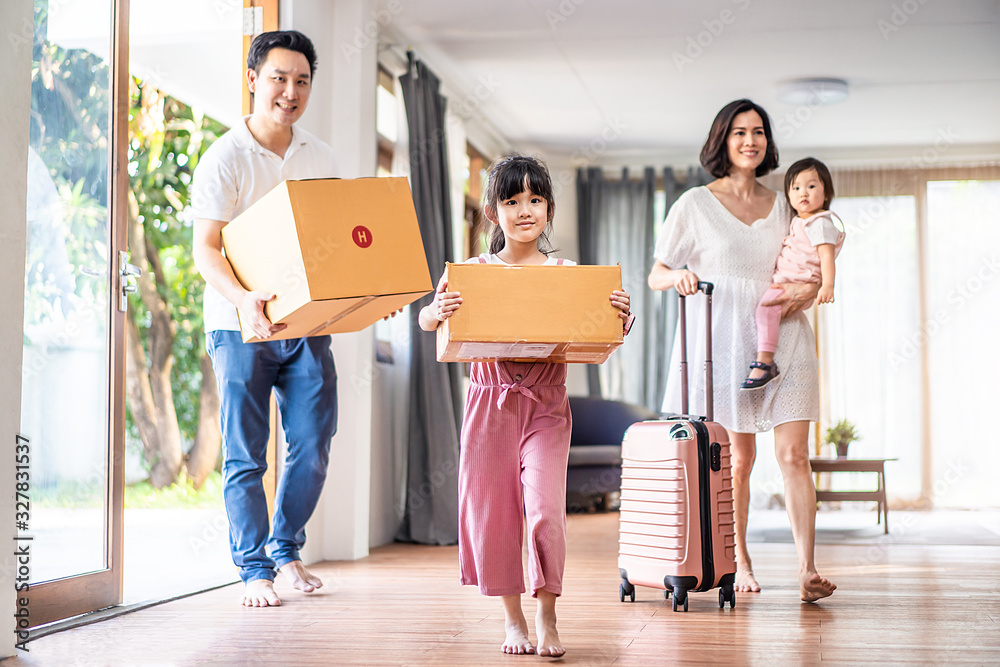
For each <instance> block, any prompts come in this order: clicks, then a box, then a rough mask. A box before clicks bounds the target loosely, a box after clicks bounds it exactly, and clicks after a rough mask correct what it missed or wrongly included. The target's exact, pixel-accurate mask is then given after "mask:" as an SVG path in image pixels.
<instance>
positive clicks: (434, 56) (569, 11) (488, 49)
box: [373, 0, 1000, 165]
mask: <svg viewBox="0 0 1000 667" xmlns="http://www.w3.org/2000/svg"><path fill="white" fill-rule="evenodd" d="M376 4H377V9H378V10H381V11H380V13H376V12H375V11H373V17H376V18H377V20H378V21H379V23H380V24H382V41H383V43H384V44H383V46H384V47H387V48H391V49H393V50H395V51H398V52H402V51H406V50H407V49H413V50H414V52H415V53H416V54H417V55H418V56H419V57H420V58H422V59H423V60H424V61H425V62H426V63H427V65H428V66H429V67H431V69H432V70H434V71H435V72H436V73H437V74H438V75H439V76H440V77H441V78H442V80H443V81H444V83H445V85H446V86H447V87H448V88H449V89H450V90H451V91H452V93H453V95H455V96H456V97H455V99H456V100H457V103H456V101H453V102H452V106H453V107H455V108H456V110H457V111H458V112H459V113H460V114H462V115H463V116H465V117H466V118H467V119H468V120H469V121H470V122H472V123H482V124H483V125H484V126H486V127H489V128H491V129H492V131H493V132H494V134H499V135H501V136H502V137H503V138H505V139H506V140H507V141H508V142H509V143H510V144H511V145H513V146H516V147H520V148H531V149H534V150H538V151H541V152H543V153H546V154H549V155H550V156H552V157H555V156H565V157H567V158H569V159H571V160H572V161H574V162H578V163H579V162H589V163H594V164H605V165H613V164H647V163H656V164H659V163H667V164H671V163H677V164H691V163H692V162H696V161H697V155H698V151H699V150H700V147H701V145H702V143H703V142H704V140H705V137H706V135H707V132H708V127H709V125H710V124H711V121H712V118H713V117H714V115H715V113H716V112H717V111H718V110H719V109H720V108H721V107H722V106H723V105H724V104H726V103H727V102H729V101H731V100H734V99H737V98H740V97H749V98H751V99H753V100H754V101H756V102H758V103H760V104H761V105H763V106H764V108H766V109H767V110H768V112H769V114H770V115H771V117H772V119H773V121H774V125H775V138H776V140H777V142H778V146H779V148H780V149H781V152H782V157H783V161H786V160H785V159H786V158H795V157H801V156H802V155H805V154H815V155H816V156H817V157H820V158H822V159H825V160H828V161H830V162H833V163H838V162H840V163H855V164H859V163H865V162H885V163H888V162H895V163H899V162H907V161H918V162H919V161H921V160H923V161H927V160H928V159H933V160H934V161H941V162H956V161H979V160H995V159H998V158H1000V122H998V119H1000V112H998V109H1000V0H952V1H949V2H932V1H930V0H878V1H876V0H837V1H836V2H831V1H829V0H800V1H797V2H787V1H786V2H782V1H779V0H700V1H697V2H693V1H689V2H682V1H680V0H615V1H611V0H502V1H501V0H488V1H487V0H478V1H471V0H467V1H465V2H458V1H456V0H417V1H413V2H411V1H409V0H377V2H376ZM803 77H837V78H842V79H845V80H846V81H847V82H848V84H849V86H850V94H849V97H848V99H847V100H846V101H844V102H841V103H839V104H835V105H831V106H825V107H821V106H817V105H815V104H812V103H805V104H799V105H792V104H787V103H784V102H781V101H780V100H779V99H778V96H777V89H778V87H779V85H780V84H781V83H783V82H786V81H788V80H791V79H798V78H803Z"/></svg>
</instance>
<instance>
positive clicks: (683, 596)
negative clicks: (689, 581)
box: [673, 590, 688, 611]
mask: <svg viewBox="0 0 1000 667" xmlns="http://www.w3.org/2000/svg"><path fill="white" fill-rule="evenodd" d="M680 606H683V607H684V611H687V610H688V597H687V591H684V590H675V591H674V599H673V607H674V611H677V607H680Z"/></svg>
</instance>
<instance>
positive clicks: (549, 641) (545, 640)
mask: <svg viewBox="0 0 1000 667" xmlns="http://www.w3.org/2000/svg"><path fill="white" fill-rule="evenodd" d="M535 631H536V632H537V633H538V648H537V649H536V650H537V652H538V655H542V656H547V657H549V658H558V657H559V656H561V655H563V654H564V653H566V649H564V648H563V645H562V640H560V639H559V632H557V631H556V623H555V619H553V620H552V623H551V624H550V623H548V622H547V621H543V620H542V618H541V617H540V616H539V617H538V618H536V619H535Z"/></svg>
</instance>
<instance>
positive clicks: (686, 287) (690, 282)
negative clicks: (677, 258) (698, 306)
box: [674, 269, 698, 296]
mask: <svg viewBox="0 0 1000 667" xmlns="http://www.w3.org/2000/svg"><path fill="white" fill-rule="evenodd" d="M678 272H679V274H678V277H677V283H676V284H675V285H674V289H676V290H677V293H678V294H680V295H681V296H691V295H692V294H696V293H697V292H698V276H697V275H695V273H694V271H689V270H688V269H678Z"/></svg>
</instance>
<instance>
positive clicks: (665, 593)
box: [663, 588, 670, 600]
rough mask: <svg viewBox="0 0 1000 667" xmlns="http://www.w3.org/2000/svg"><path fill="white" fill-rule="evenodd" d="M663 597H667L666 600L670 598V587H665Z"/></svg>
mask: <svg viewBox="0 0 1000 667" xmlns="http://www.w3.org/2000/svg"><path fill="white" fill-rule="evenodd" d="M663 597H664V598H665V599H667V600H669V599H670V589H669V588H666V589H664V590H663Z"/></svg>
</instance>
